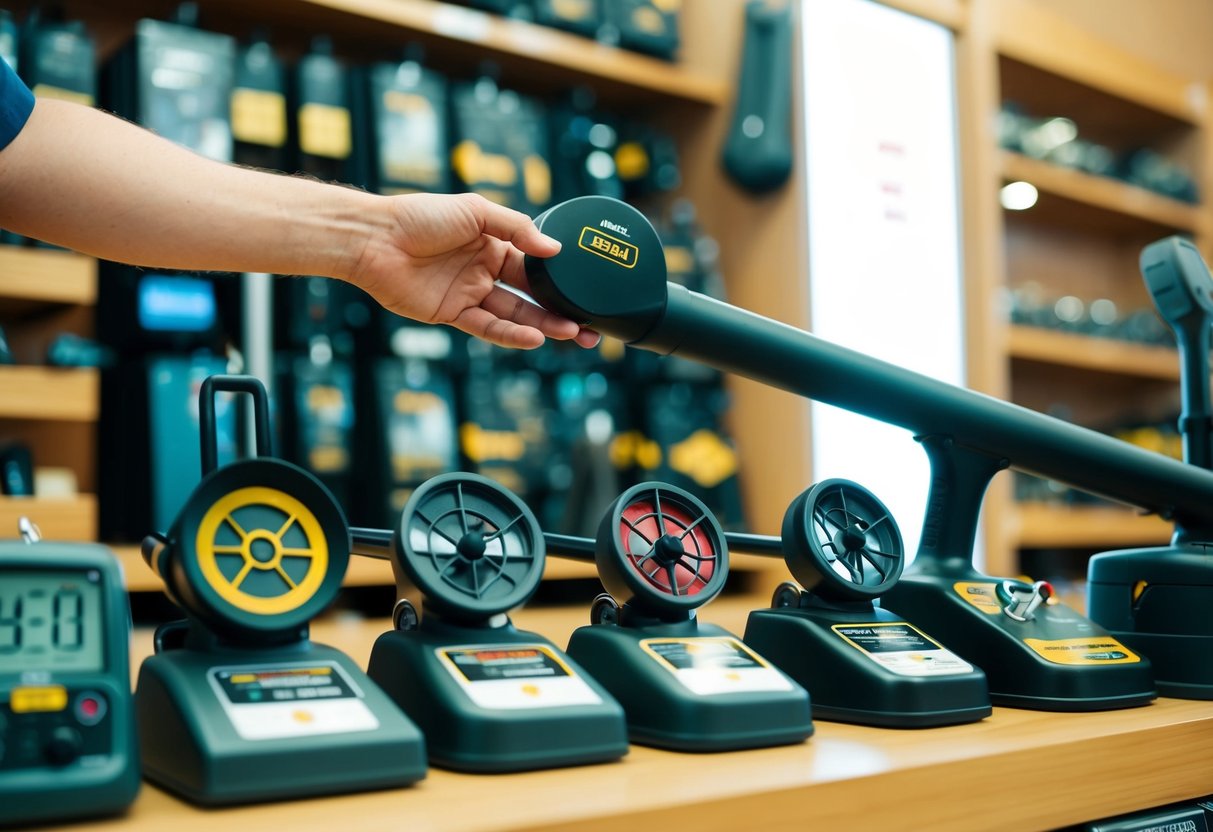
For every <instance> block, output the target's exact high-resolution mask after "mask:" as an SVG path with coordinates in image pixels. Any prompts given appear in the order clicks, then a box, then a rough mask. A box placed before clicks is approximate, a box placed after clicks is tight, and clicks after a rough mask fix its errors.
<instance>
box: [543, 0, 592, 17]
mask: <svg viewBox="0 0 1213 832" xmlns="http://www.w3.org/2000/svg"><path fill="white" fill-rule="evenodd" d="M552 14H554V15H555V16H556V17H559V18H561V19H563V20H573V21H579V20H589V19H590V17H591V16H592V15H593V14H594V6H593V4H592V3H591V2H590V0H552Z"/></svg>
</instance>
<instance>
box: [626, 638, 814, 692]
mask: <svg viewBox="0 0 1213 832" xmlns="http://www.w3.org/2000/svg"><path fill="white" fill-rule="evenodd" d="M640 646H641V648H643V649H644V651H645V652H646V653H648V654H649V655H650V656H652V657H653V658H654V659H655V660H656V661H657V663H658V664H660V665H661V666H662V667H664V668H666V669H667V670H669V671H670V672H671V673H673V674H674V678H676V679H677V680H678V681H679V682H681V683H682V685H683V686H684V687H685V688H687V690H689V691H691V693H694V694H698V695H699V696H713V695H715V694H720V693H752V692H761V691H787V690H792V683H791V682H790V681H788V679H787V677H785V676H784V675H783V674H782V673H780V672H779V671H778V670H776V669H775V668H773V667H771V666H770V665H769V664H767V662H766V660H765V659H763V658H762V657H761V656H759V655H758V654H757V653H755V652H754V651H752V650H751V649H750V648H748V647H746V646H745V645H744V644H742V643H741V642H740V641H738V640H737V639H735V638H646V639H644V640H643V641H641V642H640Z"/></svg>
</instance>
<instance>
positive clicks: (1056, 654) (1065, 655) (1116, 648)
mask: <svg viewBox="0 0 1213 832" xmlns="http://www.w3.org/2000/svg"><path fill="white" fill-rule="evenodd" d="M1023 643H1024V644H1026V645H1028V647H1031V648H1032V649H1033V650H1034V651H1036V653H1037V654H1038V655H1039V656H1040V657H1041V658H1043V659H1047V660H1048V661H1051V662H1053V663H1054V664H1077V665H1100V664H1136V663H1137V662H1140V661H1141V659H1140V658H1139V657H1138V656H1137V654H1136V653H1134V652H1133V651H1132V650H1130V649H1129V648H1128V647H1125V646H1124V645H1123V644H1121V643H1120V642H1119V641H1117V640H1116V639H1114V638H1112V637H1111V636H1096V637H1092V638H1059V639H1053V640H1048V639H1043V638H1025V639H1024V640H1023Z"/></svg>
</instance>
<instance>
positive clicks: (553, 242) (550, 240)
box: [540, 234, 563, 251]
mask: <svg viewBox="0 0 1213 832" xmlns="http://www.w3.org/2000/svg"><path fill="white" fill-rule="evenodd" d="M540 236H542V237H543V239H544V241H545V242H547V243H550V244H551V245H553V246H555V247H556V250H557V251H560V249H562V248H563V246H562V245H561V244H560V241H559V240H557V239H556V238H555V237H549V236H548V235H547V234H541V235H540Z"/></svg>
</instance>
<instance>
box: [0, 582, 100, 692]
mask: <svg viewBox="0 0 1213 832" xmlns="http://www.w3.org/2000/svg"><path fill="white" fill-rule="evenodd" d="M101 603H102V601H101V574H100V573H99V572H97V571H95V570H85V571H81V572H69V571H62V570H60V571H56V570H49V569H47V570H13V571H7V570H5V571H2V572H0V675H3V674H19V673H25V672H28V671H49V672H82V673H89V672H97V671H100V670H102V669H103V668H104V665H105V656H104V651H103V649H102V640H101V636H102V633H101V630H102V623H101V622H102V610H101Z"/></svg>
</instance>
